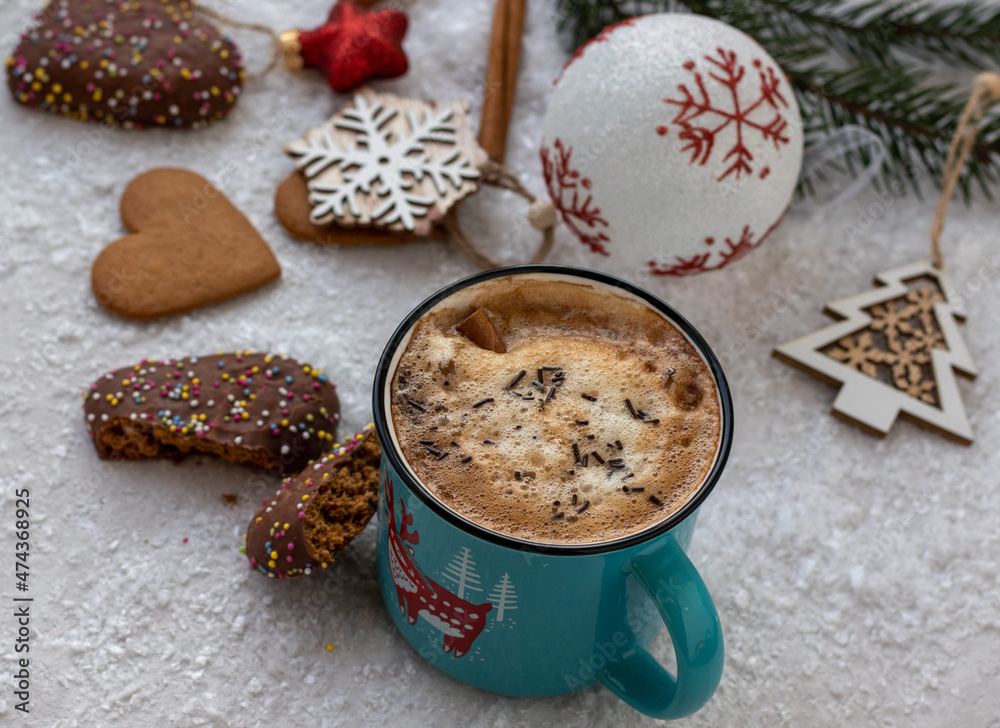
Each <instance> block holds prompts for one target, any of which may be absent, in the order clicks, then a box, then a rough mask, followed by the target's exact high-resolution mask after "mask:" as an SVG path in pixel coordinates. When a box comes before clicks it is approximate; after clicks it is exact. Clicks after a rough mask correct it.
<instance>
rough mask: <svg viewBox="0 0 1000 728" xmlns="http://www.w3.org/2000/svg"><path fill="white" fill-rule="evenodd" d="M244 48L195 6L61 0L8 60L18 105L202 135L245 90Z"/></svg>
mask: <svg viewBox="0 0 1000 728" xmlns="http://www.w3.org/2000/svg"><path fill="white" fill-rule="evenodd" d="M243 81H244V72H243V61H242V59H241V57H240V51H239V49H238V48H237V47H236V45H235V44H234V43H233V42H232V41H231V40H229V39H228V38H226V37H225V36H224V35H222V33H221V31H220V30H219V29H218V28H217V27H216V26H214V25H212V24H211V23H209V22H206V21H205V20H203V19H201V18H199V17H198V16H197V12H196V7H195V4H194V3H193V2H190V1H189V0H169V1H168V0H144V1H143V2H135V0H129V2H117V1H116V0H52V2H50V3H48V4H47V5H46V6H45V7H44V8H43V9H42V11H41V12H40V13H38V14H37V15H36V16H35V19H34V22H33V23H32V24H31V26H30V27H29V29H28V30H26V31H25V32H24V33H23V34H22V35H21V42H20V43H19V44H18V46H17V48H15V49H14V53H13V55H11V57H10V58H8V59H7V85H8V86H9V87H10V91H11V94H12V95H13V96H14V100H15V101H17V102H18V103H21V104H24V105H25V106H28V107H30V108H34V109H41V110H42V111H48V112H50V113H53V114H59V115H61V116H68V117H70V118H73V119H80V120H83V121H99V122H101V123H103V124H107V125H109V126H121V127H124V128H126V129H142V128H149V127H163V128H168V129H197V128H199V127H203V126H206V125H208V124H210V123H212V122H213V121H218V120H220V119H224V118H225V117H226V116H228V115H229V112H231V111H232V110H233V107H235V105H236V101H237V100H238V99H239V97H240V92H241V90H242V87H243Z"/></svg>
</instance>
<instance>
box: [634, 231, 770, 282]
mask: <svg viewBox="0 0 1000 728" xmlns="http://www.w3.org/2000/svg"><path fill="white" fill-rule="evenodd" d="M777 225H778V223H775V224H774V225H772V226H771V227H769V228H768V229H767V230H765V231H764V234H763V235H761V236H760V237H759V238H756V239H755V238H754V234H753V231H751V230H750V226H749V225H744V226H743V231H742V232H741V233H740V236H739V238H738V239H736V240H733V239H732V238H729V237H727V238H726V239H725V244H724V247H723V248H720V249H719V250H718V251H717V252H718V262H716V263H714V264H712V265H709V260H710V259H711V257H712V252H713V251H712V250H709V252H707V253H699V254H698V255H693V256H691V257H689V258H682V257H681V256H677V258H676V259H675V260H674V262H673V263H658V262H656V261H655V260H651V261H649V272H650V273H652V274H653V275H654V276H693V275H695V274H696V273H705V272H707V271H710V270H719V269H720V268H724V267H726V266H727V265H729V264H730V263H732V262H733V261H734V260H739V259H740V258H742V257H743V256H745V255H746V254H747V253H749V252H750V251H751V250H753V249H754V248H756V247H757V246H758V245H760V244H761V243H762V242H764V238H766V237H767V236H768V235H769V234H770V232H771V231H772V230H774V228H775V227H777ZM716 244H717V241H716V240H715V238H705V245H706V246H708V247H709V248H712V246H715V245H716Z"/></svg>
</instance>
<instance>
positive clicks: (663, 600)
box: [598, 539, 725, 720]
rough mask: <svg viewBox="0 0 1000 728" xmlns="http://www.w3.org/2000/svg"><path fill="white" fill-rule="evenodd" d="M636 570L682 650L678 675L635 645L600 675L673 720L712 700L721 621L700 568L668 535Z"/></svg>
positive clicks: (638, 705) (625, 696)
mask: <svg viewBox="0 0 1000 728" xmlns="http://www.w3.org/2000/svg"><path fill="white" fill-rule="evenodd" d="M631 572H632V574H633V575H634V576H635V578H636V581H637V582H638V583H639V584H640V585H641V586H642V588H643V589H645V590H646V593H647V594H649V597H650V599H652V600H653V604H655V605H656V608H657V610H659V612H660V616H661V617H662V618H663V621H664V623H665V624H666V625H667V631H669V632H670V639H671V640H673V643H674V651H675V652H676V654H677V677H674V676H673V675H671V674H670V673H669V672H667V670H666V669H665V668H664V667H663V666H662V665H661V664H660V663H659V662H657V661H656V658H655V657H653V656H652V655H651V654H650V653H649V652H648V651H647V650H646V649H645V648H643V647H641V646H638V645H636V646H635V647H633V648H632V649H630V650H628V651H627V652H625V653H623V654H622V656H621V657H619V658H618V659H615V660H612V661H609V662H607V663H606V664H605V666H604V669H603V670H602V671H601V673H600V674H599V675H598V679H600V681H601V682H602V683H603V684H604V686H605V687H606V688H607V689H608V690H610V691H611V692H613V693H614V694H615V695H617V696H618V697H619V698H621V699H622V700H624V701H625V702H626V703H628V704H629V705H631V706H632V707H633V708H635V709H636V710H638V711H640V712H642V713H645V714H646V715H650V716H652V717H654V718H660V719H667V720H672V719H676V718H683V717H684V716H686V715H691V714H692V713H694V712H695V711H696V710H698V709H699V708H701V707H702V706H704V705H705V703H707V702H708V701H709V699H710V698H711V697H712V694H713V693H715V689H716V688H717V687H718V686H719V680H720V679H721V678H722V663H723V657H724V654H725V649H724V647H723V640H722V625H721V624H720V623H719V613H718V612H717V611H716V609H715V604H714V603H713V602H712V597H711V595H710V594H709V593H708V588H707V587H706V586H705V582H704V581H702V579H701V575H700V574H698V570H697V569H695V568H694V565H693V564H692V563H691V560H690V559H689V558H688V557H687V554H685V553H684V550H683V549H682V548H681V547H680V544H678V543H677V540H676V539H669V540H668V541H666V542H665V543H664V544H663V547H662V548H660V549H657V550H656V551H655V552H653V553H650V554H646V555H644V556H638V557H636V558H635V559H634V560H633V561H632V565H631Z"/></svg>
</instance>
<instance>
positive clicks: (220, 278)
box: [90, 167, 281, 320]
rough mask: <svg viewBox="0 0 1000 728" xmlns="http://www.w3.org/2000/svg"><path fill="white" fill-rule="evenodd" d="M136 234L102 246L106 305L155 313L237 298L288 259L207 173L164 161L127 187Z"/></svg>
mask: <svg viewBox="0 0 1000 728" xmlns="http://www.w3.org/2000/svg"><path fill="white" fill-rule="evenodd" d="M121 216H122V222H123V223H125V228H126V229H127V230H128V231H129V232H130V233H131V234H130V235H127V236H125V237H124V238H121V239H119V240H116V241H115V242H113V243H111V245H109V246H108V247H106V248H105V249H104V250H102V251H101V253H100V255H98V256H97V260H95V261H94V267H93V269H92V270H91V274H90V280H91V285H92V286H93V289H94V295H95V296H97V300H98V301H99V302H100V303H101V305H102V306H104V307H105V308H107V309H108V310H109V311H111V312H113V313H116V314H118V315H119V316H124V317H125V318H130V319H137V320H148V319H155V318H160V317H162V316H171V315H173V314H178V313H183V312H185V311H190V310H192V309H195V308H200V307H202V306H208V305H210V304H213V303H219V302H220V301H226V300H228V299H230V298H235V297H236V296H240V295H242V294H244V293H248V292H250V291H252V290H254V289H256V288H260V287H261V286H263V285H266V284H268V283H270V282H271V281H274V280H276V279H277V278H278V276H280V275H281V266H280V265H278V261H277V259H275V257H274V254H273V253H272V252H271V249H270V248H269V247H268V245H267V243H266V242H265V241H264V239H263V238H262V237H261V236H260V234H259V233H258V232H257V231H256V230H255V229H254V227H253V225H251V224H250V221H249V220H247V219H246V217H244V216H243V213H241V212H240V211H239V210H237V209H236V208H235V207H234V206H233V203H231V202H230V201H229V199H228V198H227V197H226V196H225V195H223V194H222V193H221V192H219V190H217V189H216V188H215V187H214V186H213V185H212V183H211V182H209V181H208V180H206V179H205V178H204V177H202V176H201V175H198V174H195V173H194V172H189V171H188V170H186V169H174V168H169V167H164V168H161V169H152V170H150V171H148V172H145V173H144V174H141V175H139V176H138V177H136V178H135V179H134V180H132V182H130V183H129V185H128V187H126V188H125V193H124V194H123V195H122V201H121Z"/></svg>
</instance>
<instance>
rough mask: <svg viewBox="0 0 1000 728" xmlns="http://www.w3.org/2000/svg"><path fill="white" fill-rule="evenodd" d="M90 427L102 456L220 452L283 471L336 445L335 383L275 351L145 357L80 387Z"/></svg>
mask: <svg viewBox="0 0 1000 728" xmlns="http://www.w3.org/2000/svg"><path fill="white" fill-rule="evenodd" d="M83 397H84V404H83V409H84V413H85V414H86V419H87V430H88V432H90V436H91V437H92V438H93V440H94V446H95V447H96V448H97V454H98V455H99V456H100V457H102V458H112V459H116V458H128V459H140V458H153V457H182V456H184V455H186V454H187V453H191V452H201V453H211V454H214V455H218V456H220V457H222V458H223V459H225V460H229V461H231V462H235V463H245V464H248V465H254V466H256V467H258V468H264V469H267V470H269V471H270V472H272V473H274V474H275V475H281V474H284V473H294V472H297V471H299V470H301V469H302V468H304V467H305V465H306V463H308V462H309V461H310V460H315V459H316V458H318V457H320V455H321V454H322V453H323V452H324V451H326V450H328V449H329V448H330V447H331V446H332V445H333V443H334V436H335V433H336V430H337V423H338V422H339V421H340V403H339V401H338V399H337V392H336V389H335V385H334V384H332V383H331V382H330V381H329V380H328V379H327V376H326V374H324V372H323V370H322V369H316V368H314V367H312V366H310V365H309V364H307V363H300V362H298V361H296V360H295V359H291V358H289V357H285V356H274V355H271V354H251V353H250V352H249V351H244V352H241V353H235V354H222V353H221V352H220V353H218V354H211V355H208V356H200V357H198V356H191V357H185V358H182V359H169V360H164V361H154V360H151V359H143V360H142V361H140V362H139V363H138V364H135V365H134V366H130V367H123V368H120V369H114V370H112V371H110V372H108V373H107V374H105V375H104V376H103V377H101V378H100V379H98V380H97V381H96V382H94V383H93V384H92V385H90V388H89V389H88V390H87V391H86V392H84V394H83Z"/></svg>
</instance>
